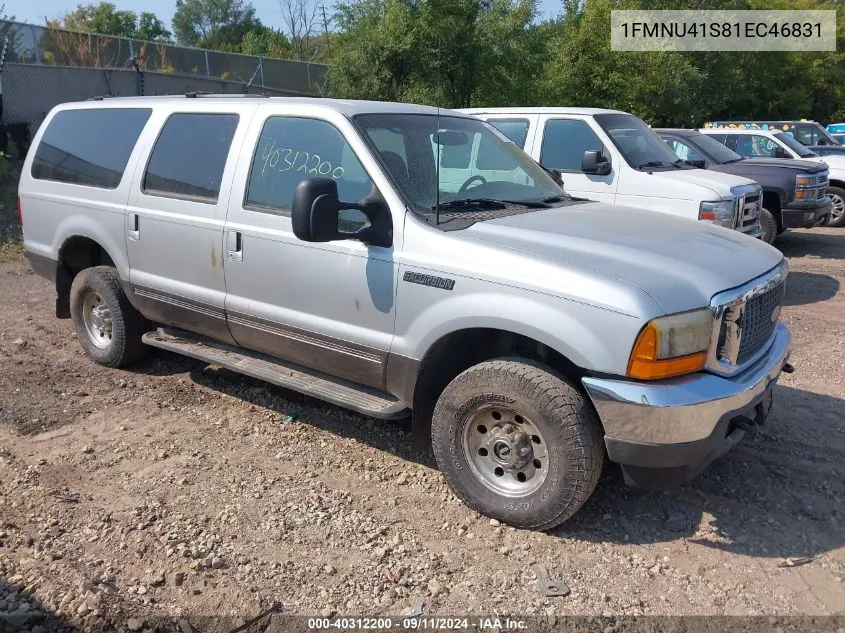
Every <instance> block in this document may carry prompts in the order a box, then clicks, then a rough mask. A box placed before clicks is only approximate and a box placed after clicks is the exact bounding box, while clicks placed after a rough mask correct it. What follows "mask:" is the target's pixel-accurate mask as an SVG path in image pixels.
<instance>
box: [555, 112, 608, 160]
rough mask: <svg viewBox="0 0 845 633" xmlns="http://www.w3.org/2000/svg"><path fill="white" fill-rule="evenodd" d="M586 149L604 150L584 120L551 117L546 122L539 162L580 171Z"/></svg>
mask: <svg viewBox="0 0 845 633" xmlns="http://www.w3.org/2000/svg"><path fill="white" fill-rule="evenodd" d="M588 150H599V151H603V150H604V145H602V142H601V140H600V139H599V137H598V136H596V133H595V132H593V130H592V129H591V128H590V126H589V125H587V124H586V123H585V122H584V121H580V120H578V119H552V120H550V121H548V122H547V123H546V129H545V131H544V133H543V147H542V149H541V150H540V164H541V165H542V166H543V167H546V168H548V169H559V170H560V171H564V172H580V171H581V160H582V159H583V158H584V152H586V151H588Z"/></svg>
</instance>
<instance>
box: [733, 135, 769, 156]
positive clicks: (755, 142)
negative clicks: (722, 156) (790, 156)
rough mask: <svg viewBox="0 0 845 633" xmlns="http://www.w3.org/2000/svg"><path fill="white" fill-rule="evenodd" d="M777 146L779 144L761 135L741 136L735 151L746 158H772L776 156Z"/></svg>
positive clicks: (738, 136)
mask: <svg viewBox="0 0 845 633" xmlns="http://www.w3.org/2000/svg"><path fill="white" fill-rule="evenodd" d="M777 146H778V145H777V143H775V142H774V141H773V140H772V139H770V138H769V137H767V136H762V135H760V134H739V135H737V140H736V149H735V150H734V151H735V152H736V153H737V154H739V155H740V156H745V157H746V158H758V157H764V158H771V157H772V156H774V153H775V148H776V147H777Z"/></svg>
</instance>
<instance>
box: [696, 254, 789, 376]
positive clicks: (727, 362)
mask: <svg viewBox="0 0 845 633" xmlns="http://www.w3.org/2000/svg"><path fill="white" fill-rule="evenodd" d="M786 274H787V264H786V261H785V260H784V262H782V263H781V264H780V265H779V266H778V267H777V268H775V269H773V270H771V271H769V272H768V273H766V274H765V275H763V276H761V277H758V278H757V279H755V280H753V281H751V282H749V283H747V284H745V285H744V286H741V287H740V288H736V289H734V290H728V291H725V292H722V293H719V294H718V295H716V296H715V297H713V300H712V301H711V304H710V305H711V309H712V311H713V333H712V338H711V343H710V351H709V353H708V358H707V365H708V367H709V368H710V369H712V370H713V371H716V372H718V373H721V374H727V375H731V374H735V373H737V372H738V371H741V370H742V369H743V367H744V366H745V365H746V364H748V363H751V362H753V361H754V359H755V358H756V357H757V355H758V353H759V352H761V350H762V349H763V348H765V346H766V343H768V342H769V341H770V340H771V338H772V336H773V335H774V332H775V327H776V325H777V320H778V316H779V314H780V308H781V305H782V304H783V298H784V293H785V291H786Z"/></svg>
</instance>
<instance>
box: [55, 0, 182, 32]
mask: <svg viewBox="0 0 845 633" xmlns="http://www.w3.org/2000/svg"><path fill="white" fill-rule="evenodd" d="M51 24H52V25H53V26H56V27H59V28H64V29H68V30H71V31H83V32H87V33H99V34H101V35H116V36H119V37H131V38H135V39H142V40H169V39H170V31H168V30H167V28H165V26H164V23H163V22H162V21H161V20H159V19H158V17H157V16H156V15H155V14H153V13H150V12H147V11H144V12H142V13H141V14H140V16H139V15H138V14H136V13H135V12H134V11H127V10H122V11H118V10H117V7H115V5H114V4H112V3H111V2H101V3H99V4H86V5H82V4H80V5H77V7H76V9H74V10H73V11H71V12H70V13H68V14H66V15H65V16H64V17H62V18H61V19H59V20H57V21H54V22H52V23H51Z"/></svg>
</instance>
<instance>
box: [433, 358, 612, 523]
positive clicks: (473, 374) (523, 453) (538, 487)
mask: <svg viewBox="0 0 845 633" xmlns="http://www.w3.org/2000/svg"><path fill="white" fill-rule="evenodd" d="M431 437H432V445H433V448H434V456H435V459H436V460H437V464H438V466H439V467H440V470H441V471H442V472H443V474H444V476H445V477H446V481H447V483H448V484H449V486H450V487H451V488H452V490H454V491H455V493H456V494H457V495H458V496H459V497H460V498H461V499H462V500H463V501H464V503H466V504H467V505H468V506H470V507H471V508H473V509H475V510H477V511H478V512H481V513H482V514H486V515H487V516H489V517H492V518H494V519H498V520H500V521H502V522H504V523H507V524H509V525H512V526H514V527H519V528H530V529H537V530H548V529H551V528H553V527H555V526H556V525H558V524H560V523H563V522H564V521H566V520H567V519H569V518H570V517H571V516H572V515H573V514H575V512H577V511H578V509H579V508H580V507H581V506H582V505H583V503H584V502H585V501H586V500H587V498H588V497H589V496H590V495H591V494H592V492H593V490H594V489H595V487H596V483H597V482H598V480H599V475H600V474H601V470H602V465H603V462H604V445H603V443H602V430H601V426H600V424H599V422H598V419H597V417H596V415H595V413H594V412H593V409H592V407H591V406H590V404H589V402H587V400H586V398H585V397H584V396H583V395H582V394H581V393H580V392H579V391H578V390H577V389H576V388H575V387H574V386H572V385H571V384H570V383H569V382H567V381H566V379H564V378H563V377H562V376H560V375H558V374H557V373H555V372H554V371H553V370H552V369H550V368H548V367H545V366H543V365H541V364H540V363H536V362H534V361H531V360H528V359H524V358H499V359H495V360H491V361H486V362H483V363H480V364H478V365H475V366H474V367H470V368H469V369H467V370H466V371H464V372H463V373H462V374H460V375H459V376H458V377H457V378H455V379H454V380H453V381H452V382H451V383H449V384H448V385H447V386H446V389H444V391H443V393H442V394H441V395H440V398H439V399H438V401H437V404H436V406H435V408H434V415H433V417H432V423H431Z"/></svg>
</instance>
